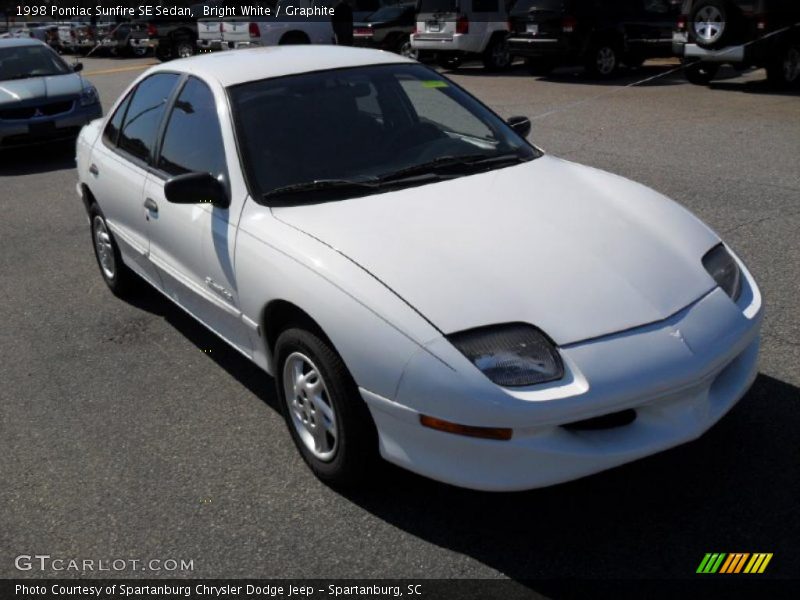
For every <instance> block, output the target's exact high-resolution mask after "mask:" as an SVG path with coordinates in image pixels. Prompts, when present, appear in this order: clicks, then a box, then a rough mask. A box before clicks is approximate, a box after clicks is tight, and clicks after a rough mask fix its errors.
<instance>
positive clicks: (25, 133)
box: [0, 39, 103, 149]
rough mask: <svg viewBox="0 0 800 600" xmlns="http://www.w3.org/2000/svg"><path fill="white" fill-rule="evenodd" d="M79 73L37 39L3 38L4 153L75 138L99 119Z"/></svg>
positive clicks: (94, 98) (0, 106)
mask: <svg viewBox="0 0 800 600" xmlns="http://www.w3.org/2000/svg"><path fill="white" fill-rule="evenodd" d="M80 70H81V65H80V64H77V65H75V66H73V67H70V66H69V65H67V64H66V63H65V62H64V61H63V60H62V59H61V57H60V56H58V54H56V53H55V52H54V51H53V50H52V49H51V48H50V47H48V46H47V44H44V43H42V42H40V41H38V40H34V39H0V149H3V148H10V147H19V146H27V145H31V144H38V143H46V142H50V141H54V140H60V139H69V138H74V137H77V135H78V133H79V132H80V130H81V127H83V126H84V125H85V124H86V123H88V122H89V121H92V120H93V119H97V118H98V117H101V116H102V114H103V109H102V107H101V106H100V98H99V96H98V95H97V90H96V89H95V87H94V86H93V85H92V84H91V83H89V82H88V81H87V80H86V79H84V78H83V77H81V76H80V74H78V72H77V71H80Z"/></svg>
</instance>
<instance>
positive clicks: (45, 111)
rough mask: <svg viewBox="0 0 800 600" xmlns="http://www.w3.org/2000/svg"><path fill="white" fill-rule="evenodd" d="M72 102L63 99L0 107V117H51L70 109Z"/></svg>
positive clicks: (12, 119)
mask: <svg viewBox="0 0 800 600" xmlns="http://www.w3.org/2000/svg"><path fill="white" fill-rule="evenodd" d="M73 104H75V101H74V100H63V101H61V102H49V103H47V104H40V105H38V106H23V107H20V108H0V119H4V120H7V121H14V120H24V119H32V118H33V117H35V116H41V117H53V116H55V115H60V114H62V113H66V112H69V111H71V110H72V106H73ZM37 111H38V113H37Z"/></svg>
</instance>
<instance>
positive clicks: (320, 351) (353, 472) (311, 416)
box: [275, 327, 378, 485]
mask: <svg viewBox="0 0 800 600" xmlns="http://www.w3.org/2000/svg"><path fill="white" fill-rule="evenodd" d="M275 358H276V360H275V365H276V368H275V382H276V385H277V392H278V398H279V399H280V403H281V409H282V411H283V416H284V419H285V420H286V425H287V427H288V428H289V433H290V435H291V436H292V441H294V443H295V446H297V449H298V450H299V451H300V454H301V456H302V457H303V460H305V462H306V464H308V466H309V467H310V468H311V470H312V471H313V472H314V474H315V475H316V476H317V477H318V478H319V479H321V480H322V481H324V482H326V483H328V484H331V485H352V484H354V483H356V482H358V481H360V480H362V479H363V478H364V477H365V475H366V474H367V473H368V472H369V471H370V470H371V469H372V468H373V467H374V464H375V462H376V459H377V457H378V452H377V450H378V441H377V434H376V431H375V425H374V424H373V422H372V417H371V416H370V414H369V410H368V409H367V406H366V404H365V403H364V401H363V400H362V399H361V396H360V394H359V392H358V387H357V386H356V383H355V381H353V378H352V376H351V375H350V373H349V371H348V370H347V367H346V366H345V364H344V362H343V361H342V359H341V357H340V356H339V355H338V354H337V353H336V351H335V350H334V349H333V348H332V347H331V345H330V344H329V343H328V342H327V341H325V340H324V339H323V337H322V336H321V335H318V334H316V333H312V332H310V331H307V330H305V329H300V328H294V327H293V328H291V329H287V330H286V331H284V332H283V333H281V335H280V336H279V337H278V340H277V342H276V344H275Z"/></svg>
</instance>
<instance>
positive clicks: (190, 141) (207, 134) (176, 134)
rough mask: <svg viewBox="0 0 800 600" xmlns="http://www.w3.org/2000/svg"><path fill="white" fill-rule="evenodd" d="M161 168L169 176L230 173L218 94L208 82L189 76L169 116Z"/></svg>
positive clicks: (163, 143)
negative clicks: (226, 158)
mask: <svg viewBox="0 0 800 600" xmlns="http://www.w3.org/2000/svg"><path fill="white" fill-rule="evenodd" d="M158 168H159V170H161V171H164V172H165V173H167V174H168V175H171V176H174V175H182V174H184V173H197V172H201V173H210V174H211V175H213V176H215V177H218V176H220V175H225V174H226V168H225V148H224V144H223V142H222V131H221V129H220V124H219V118H218V117H217V105H216V102H215V100H214V94H213V93H212V92H211V90H210V89H209V88H208V86H206V84H205V83H203V82H202V81H200V80H199V79H196V78H194V77H189V79H188V80H187V81H186V85H184V86H183V89H182V90H181V92H180V94H179V95H178V98H177V100H175V104H174V106H173V108H172V113H171V114H170V116H169V122H168V123H167V128H166V131H165V132H164V141H163V142H162V145H161V153H160V156H159V158H158Z"/></svg>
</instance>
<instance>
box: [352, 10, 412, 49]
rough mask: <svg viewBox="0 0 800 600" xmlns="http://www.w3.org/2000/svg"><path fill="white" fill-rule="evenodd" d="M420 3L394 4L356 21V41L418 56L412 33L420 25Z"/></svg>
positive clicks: (365, 45) (357, 44) (354, 24)
mask: <svg viewBox="0 0 800 600" xmlns="http://www.w3.org/2000/svg"><path fill="white" fill-rule="evenodd" d="M416 9H417V7H416V4H414V3H406V4H393V5H386V6H383V7H382V8H379V9H378V10H376V11H375V12H373V13H371V14H369V15H367V16H366V17H364V18H363V19H362V20H360V21H354V22H353V44H354V45H355V46H364V47H368V48H379V49H381V50H390V51H392V52H397V53H398V54H402V55H403V56H408V57H411V58H416V54H417V53H416V52H415V51H414V49H413V48H412V47H411V34H412V33H414V30H415V28H416V25H417V18H416Z"/></svg>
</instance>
